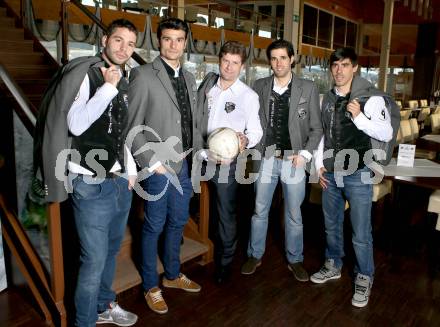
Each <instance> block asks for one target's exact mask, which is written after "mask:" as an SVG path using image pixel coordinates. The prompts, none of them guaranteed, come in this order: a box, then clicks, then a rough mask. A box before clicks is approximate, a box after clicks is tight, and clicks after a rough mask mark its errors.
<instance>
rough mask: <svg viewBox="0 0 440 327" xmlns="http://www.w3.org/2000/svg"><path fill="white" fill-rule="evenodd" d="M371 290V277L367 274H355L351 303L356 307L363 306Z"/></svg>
mask: <svg viewBox="0 0 440 327" xmlns="http://www.w3.org/2000/svg"><path fill="white" fill-rule="evenodd" d="M370 292H371V278H370V277H369V276H367V275H362V274H357V276H356V280H355V282H354V294H353V298H352V299H351V304H352V305H353V306H355V307H357V308H363V307H365V306H366V305H367V304H368V299H369V297H370Z"/></svg>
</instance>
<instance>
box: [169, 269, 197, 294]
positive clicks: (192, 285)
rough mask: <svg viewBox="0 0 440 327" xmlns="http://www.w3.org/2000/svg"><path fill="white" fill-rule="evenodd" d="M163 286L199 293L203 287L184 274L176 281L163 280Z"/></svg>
mask: <svg viewBox="0 0 440 327" xmlns="http://www.w3.org/2000/svg"><path fill="white" fill-rule="evenodd" d="M162 285H163V286H164V287H169V288H178V289H181V290H184V291H187V292H192V293H197V292H200V290H201V289H202V287H201V286H200V285H199V284H197V283H196V282H194V281H192V280H191V279H189V278H188V277H186V276H185V275H184V274H182V273H180V274H179V277H177V278H176V279H166V278H165V277H164V278H163V279H162Z"/></svg>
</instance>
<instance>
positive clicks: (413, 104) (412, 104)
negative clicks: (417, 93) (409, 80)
mask: <svg viewBox="0 0 440 327" xmlns="http://www.w3.org/2000/svg"><path fill="white" fill-rule="evenodd" d="M418 106H419V101H417V100H409V101H408V107H410V108H417V107H418Z"/></svg>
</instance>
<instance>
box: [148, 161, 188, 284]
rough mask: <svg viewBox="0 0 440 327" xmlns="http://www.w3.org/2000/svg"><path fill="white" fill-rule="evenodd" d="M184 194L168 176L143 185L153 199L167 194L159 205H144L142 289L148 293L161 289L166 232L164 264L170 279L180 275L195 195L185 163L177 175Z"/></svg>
mask: <svg viewBox="0 0 440 327" xmlns="http://www.w3.org/2000/svg"><path fill="white" fill-rule="evenodd" d="M177 177H178V180H179V183H180V186H181V187H182V190H183V194H180V192H179V191H178V190H177V189H176V188H175V187H174V186H173V185H172V184H171V182H169V177H168V176H167V175H160V174H152V175H150V176H149V177H148V178H147V179H146V180H145V181H144V183H143V185H142V186H143V188H144V190H145V191H146V192H147V193H148V194H150V195H158V194H160V193H161V192H163V191H164V190H165V192H164V194H163V195H162V196H161V197H159V198H158V199H157V200H156V201H145V202H144V209H145V213H144V223H143V226H142V240H141V244H142V261H141V275H142V286H143V288H144V290H145V291H148V290H149V289H151V288H152V287H155V286H158V285H159V276H158V274H157V255H158V240H159V235H161V234H162V232H163V254H162V256H161V259H162V264H163V266H164V270H165V277H166V278H167V279H175V278H176V277H178V276H179V273H180V258H179V255H180V242H181V240H182V235H183V228H184V227H185V224H186V223H187V221H188V218H189V201H190V199H191V194H192V186H191V179H190V177H189V173H188V164H187V161H186V160H184V161H183V163H182V169H181V170H180V172H179V173H178V174H177Z"/></svg>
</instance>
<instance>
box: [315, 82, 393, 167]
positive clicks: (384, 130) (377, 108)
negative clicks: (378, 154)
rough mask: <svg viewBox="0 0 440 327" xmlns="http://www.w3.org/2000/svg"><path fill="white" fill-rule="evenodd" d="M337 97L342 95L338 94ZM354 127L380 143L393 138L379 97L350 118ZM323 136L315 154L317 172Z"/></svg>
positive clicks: (321, 155)
mask: <svg viewBox="0 0 440 327" xmlns="http://www.w3.org/2000/svg"><path fill="white" fill-rule="evenodd" d="M335 92H336V94H337V95H343V94H340V93H338V91H337V89H336V88H335ZM351 120H352V121H353V123H354V124H355V125H356V127H357V128H358V129H359V130H361V131H363V132H364V133H365V134H367V135H368V136H370V137H372V138H374V139H376V140H378V141H382V142H388V141H390V140H391V139H392V137H393V127H392V126H391V117H390V114H389V112H388V109H387V107H386V105H385V100H384V98H383V97H381V96H372V97H370V98H369V99H368V100H367V102H366V103H365V106H364V111H363V112H362V111H361V112H360V113H359V115H357V116H356V118H351ZM323 155H324V136H323V137H322V138H321V141H320V142H319V146H318V149H317V150H316V152H315V167H316V169H317V170H318V171H319V170H320V169H321V168H322V167H324V162H323Z"/></svg>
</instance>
